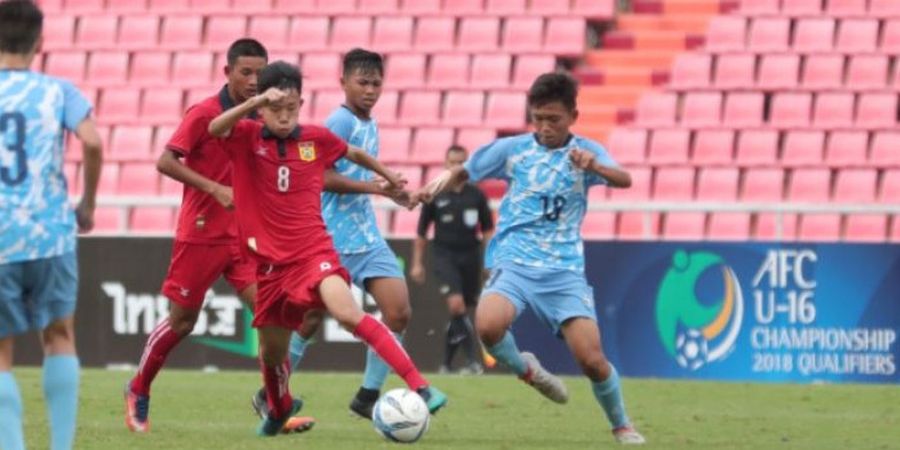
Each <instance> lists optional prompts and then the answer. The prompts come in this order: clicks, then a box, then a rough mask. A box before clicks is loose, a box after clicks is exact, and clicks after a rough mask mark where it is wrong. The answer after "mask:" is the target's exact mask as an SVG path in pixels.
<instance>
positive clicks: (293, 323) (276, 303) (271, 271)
mask: <svg viewBox="0 0 900 450" xmlns="http://www.w3.org/2000/svg"><path fill="white" fill-rule="evenodd" d="M331 275H338V276H340V277H341V278H343V279H344V281H346V282H347V284H349V283H350V274H349V273H348V272H347V269H345V268H344V266H342V265H341V260H340V257H339V256H338V255H337V253H335V252H333V251H329V252H324V253H320V254H319V255H317V256H315V257H312V258H309V259H307V260H305V261H297V262H293V263H288V264H284V265H280V266H273V265H269V264H260V265H259V269H258V271H257V275H256V276H257V279H258V280H259V293H258V294H257V295H256V304H255V305H254V308H253V309H254V319H253V326H254V327H256V328H260V327H264V326H276V327H282V328H288V329H291V330H296V329H297V328H298V327H299V326H300V324H302V323H303V315H304V314H306V312H307V311H310V310H314V309H325V303H323V302H322V297H321V296H320V295H319V284H320V283H321V282H322V280H324V279H325V278H327V277H329V276H331Z"/></svg>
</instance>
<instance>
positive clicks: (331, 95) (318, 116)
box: [312, 89, 344, 124]
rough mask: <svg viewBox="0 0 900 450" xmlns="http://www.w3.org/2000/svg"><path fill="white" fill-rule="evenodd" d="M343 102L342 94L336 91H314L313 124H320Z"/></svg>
mask: <svg viewBox="0 0 900 450" xmlns="http://www.w3.org/2000/svg"><path fill="white" fill-rule="evenodd" d="M343 101H344V92H343V91H340V90H336V89H332V90H322V91H316V97H315V99H314V100H313V108H312V119H313V122H314V123H317V124H321V123H324V122H325V119H327V118H328V116H329V115H331V113H332V112H333V111H334V110H335V108H337V107H339V106H340V105H341V103H343Z"/></svg>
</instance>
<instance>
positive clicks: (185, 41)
mask: <svg viewBox="0 0 900 450" xmlns="http://www.w3.org/2000/svg"><path fill="white" fill-rule="evenodd" d="M202 33H203V18H202V17H201V16H166V17H165V18H163V22H162V33H161V34H160V37H159V45H160V46H161V47H162V48H166V49H178V50H182V49H190V48H197V47H199V46H200V39H201V37H202ZM229 36H230V37H231V38H234V35H233V34H231V35H229ZM229 44H230V42H229ZM225 45H226V46H227V45H228V44H225Z"/></svg>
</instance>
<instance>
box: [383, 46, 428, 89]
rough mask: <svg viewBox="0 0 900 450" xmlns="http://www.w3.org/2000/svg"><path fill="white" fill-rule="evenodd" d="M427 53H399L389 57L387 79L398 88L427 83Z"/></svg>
mask: <svg viewBox="0 0 900 450" xmlns="http://www.w3.org/2000/svg"><path fill="white" fill-rule="evenodd" d="M425 62H426V61H425V55H423V54H421V53H397V54H392V55H390V56H389V57H388V59H387V63H386V66H387V67H385V71H386V72H387V73H386V74H385V79H386V80H387V82H388V84H389V85H390V86H391V87H393V88H396V89H409V88H420V87H422V86H424V85H425Z"/></svg>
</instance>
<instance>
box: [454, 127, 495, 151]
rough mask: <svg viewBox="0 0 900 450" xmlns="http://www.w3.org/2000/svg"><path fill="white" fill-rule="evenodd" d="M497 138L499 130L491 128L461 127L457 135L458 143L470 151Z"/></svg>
mask: <svg viewBox="0 0 900 450" xmlns="http://www.w3.org/2000/svg"><path fill="white" fill-rule="evenodd" d="M496 138H497V132H496V131H495V130H493V129H490V128H460V129H459V132H458V133H457V135H456V143H457V144H459V145H462V146H463V147H465V148H466V149H468V150H469V153H471V152H473V151H475V150H476V149H478V148H479V147H482V146H484V145H487V144H489V143H491V141H493V140H494V139H496Z"/></svg>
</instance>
